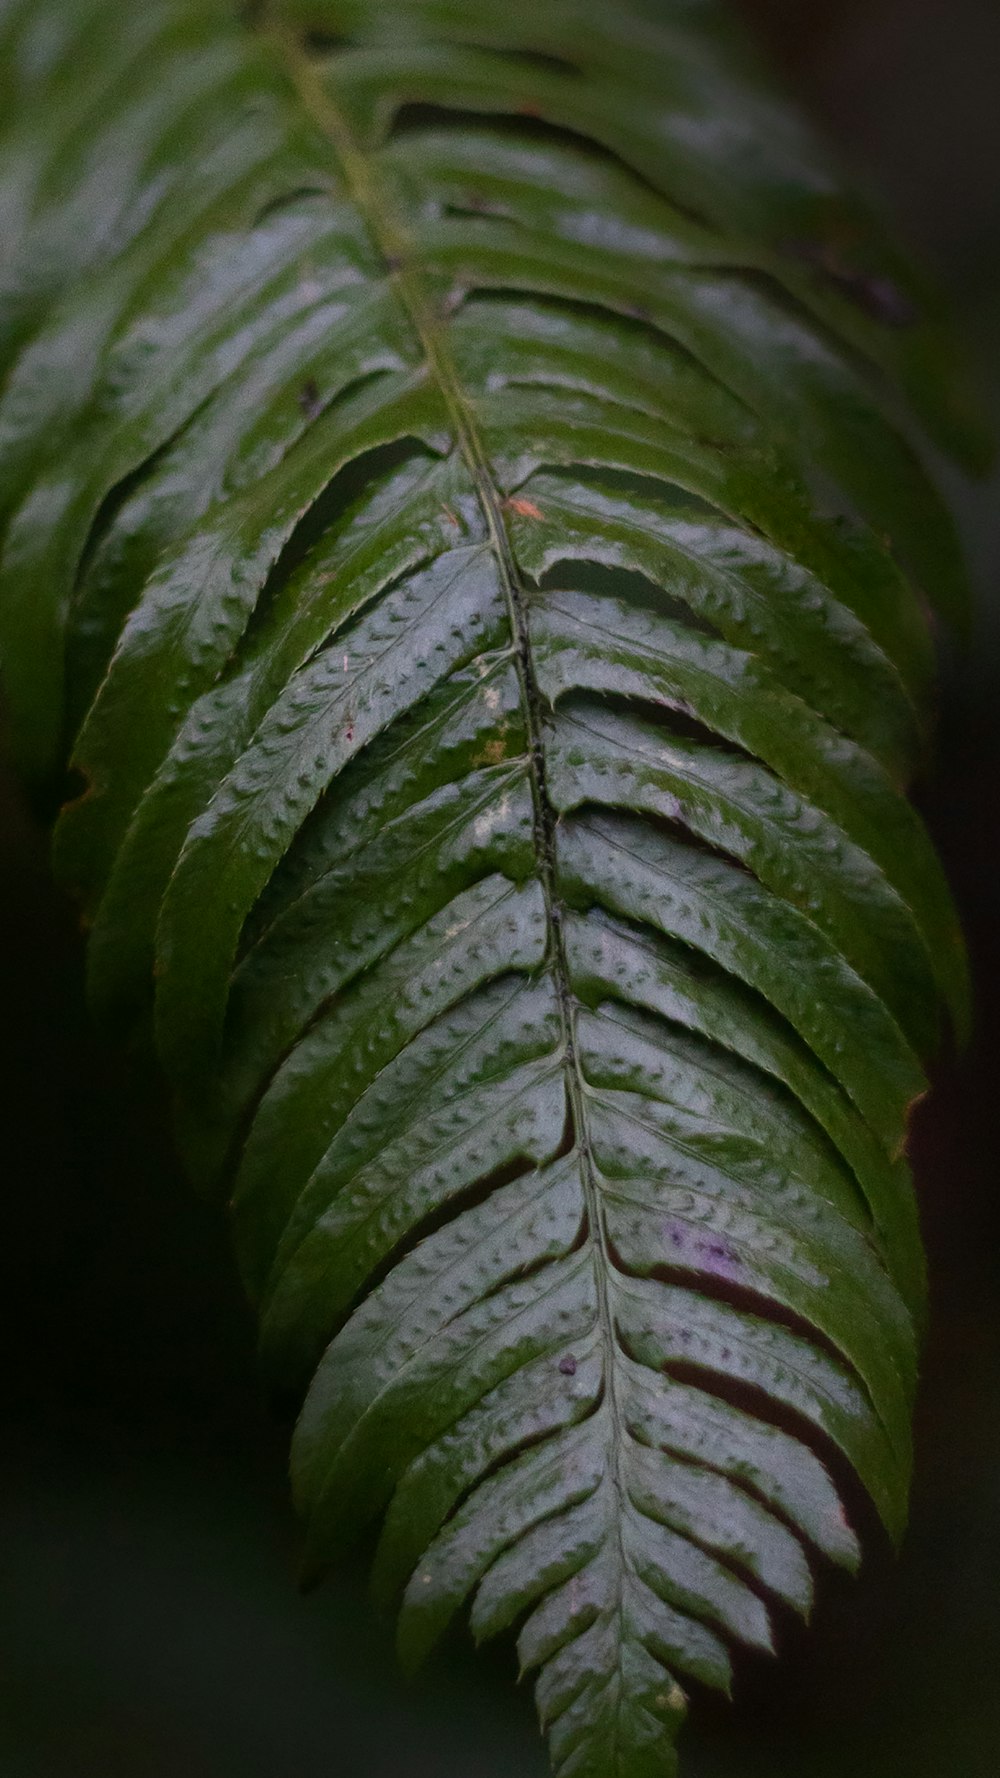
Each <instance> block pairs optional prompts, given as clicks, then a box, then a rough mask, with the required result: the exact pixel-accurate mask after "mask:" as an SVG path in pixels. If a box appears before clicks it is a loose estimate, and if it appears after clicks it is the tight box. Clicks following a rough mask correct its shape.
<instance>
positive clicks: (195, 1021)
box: [0, 0, 982, 1778]
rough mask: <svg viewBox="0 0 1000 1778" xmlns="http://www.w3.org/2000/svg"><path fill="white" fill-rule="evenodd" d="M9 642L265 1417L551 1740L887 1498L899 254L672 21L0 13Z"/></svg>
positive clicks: (724, 1625) (305, 1490) (658, 1713)
mask: <svg viewBox="0 0 1000 1778" xmlns="http://www.w3.org/2000/svg"><path fill="white" fill-rule="evenodd" d="M0 61H2V65H3V67H4V69H5V70H6V80H7V83H8V89H9V90H8V91H7V92H6V93H5V110H4V113H3V118H4V121H3V123H2V125H0V195H2V202H3V217H4V221H3V242H4V245H3V260H2V271H0V356H2V362H3V366H4V381H3V386H2V394H0V522H2V527H3V555H2V578H0V649H2V659H3V673H4V684H5V691H6V697H7V700H8V704H9V709H10V718H11V725H12V730H13V736H14V745H15V749H16V751H17V754H18V757H19V759H20V762H21V764H22V767H23V769H24V771H25V772H26V774H28V776H29V777H31V778H32V779H34V780H35V781H36V782H38V783H39V784H42V785H44V784H46V783H51V782H52V781H53V778H54V776H55V775H56V774H57V773H58V772H59V770H60V769H61V767H62V765H63V763H64V762H65V760H66V758H67V757H69V758H70V759H71V761H72V765H73V767H74V768H75V770H76V772H77V773H78V774H79V784H80V794H78V795H76V796H75V799H74V800H71V801H69V802H68V804H67V806H66V807H65V808H64V810H63V813H62V815H61V817H60V820H59V824H58V828H57V835H56V852H57V860H58V867H59V870H60V874H61V876H62V877H63V879H64V881H65V882H66V883H67V884H68V885H69V886H70V887H71V888H72V889H73V890H74V892H75V893H77V894H78V895H79V896H80V897H81V899H82V901H83V903H84V905H85V908H86V910H87V915H88V920H89V922H90V924H91V927H92V930H91V937H90V953H89V954H90V976H91V986H92V990H93V997H94V1000H95V1003H96V1005H97V1006H98V1008H99V1009H100V1010H101V1011H102V1013H104V1014H105V1015H106V1016H108V1017H109V1018H111V1019H112V1020H114V1021H117V1022H118V1023H119V1024H125V1025H127V1024H128V1023H129V1022H130V1021H136V1020H139V1021H141V1020H142V1019H144V1018H146V1017H148V1016H150V1015H151V1016H152V1018H153V1020H154V1021H155V1029H156V1034H157V1041H158V1044H159V1048H160V1051H161V1054H162V1057H163V1060H164V1063H165V1065H166V1068H167V1071H168V1074H169V1077H170V1080H171V1083H172V1087H173V1090H174V1093H175V1096H176V1102H177V1113H178V1126H179V1129H180V1132H181V1139H182V1144H183V1147H184V1151H185V1153H186V1155H187V1157H188V1159H189V1162H190V1166H191V1168H192V1171H193V1172H194V1173H195V1175H196V1176H197V1177H198V1178H199V1179H200V1180H202V1181H203V1182H204V1183H205V1184H206V1185H209V1184H210V1185H211V1186H212V1187H213V1189H217V1190H219V1191H220V1192H223V1193H226V1194H228V1195H230V1196H231V1198H232V1202H233V1213H234V1219H235V1228H236V1238H237V1244H238V1249H239V1254H240V1261H241V1265H242V1268H243V1273H244V1276H245V1279H246V1282H247V1287H248V1289H249V1291H250V1292H251V1294H252V1296H253V1299H254V1301H255V1302H256V1303H257V1304H258V1306H259V1310H260V1316H261V1327H262V1345H263V1353H264V1358H265V1363H266V1365H267V1368H268V1371H269V1373H270V1374H271V1375H272V1376H274V1377H275V1378H277V1379H280V1381H281V1383H282V1384H283V1385H285V1386H289V1387H291V1388H292V1389H295V1390H299V1391H300V1392H304V1393H305V1406H304V1408H303V1412H302V1417H301V1420H300V1422H299V1426H298V1430H297V1433H296V1437H295V1444H294V1451H293V1473H294V1483H295V1491H296V1496H297V1499H298V1502H299V1505H300V1507H301V1509H302V1512H303V1514H304V1516H305V1519H306V1522H307V1526H308V1547H309V1561H310V1565H311V1566H314V1567H316V1568H317V1569H321V1568H322V1567H323V1566H324V1565H325V1564H327V1563H328V1562H329V1561H330V1560H332V1559H333V1558H334V1557H335V1556H336V1555H337V1553H338V1552H339V1551H340V1550H341V1549H343V1548H344V1546H345V1545H346V1544H347V1543H348V1542H349V1541H350V1540H351V1539H352V1538H354V1537H355V1536H356V1535H357V1534H358V1533H360V1532H361V1531H363V1530H364V1529H365V1527H366V1526H370V1525H372V1524H376V1523H380V1524H381V1539H380V1543H379V1548H378V1555H377V1560H376V1583H377V1589H378V1591H379V1593H380V1595H381V1596H382V1597H383V1598H384V1599H385V1600H386V1601H387V1602H388V1603H389V1604H390V1605H392V1606H399V1607H400V1643H401V1647H402V1650H403V1653H404V1656H405V1658H406V1659H407V1661H410V1662H417V1661H419V1660H420V1659H421V1658H422V1657H423V1656H424V1655H425V1654H426V1653H427V1652H428V1651H429V1650H430V1649H431V1648H432V1647H433V1645H434V1644H435V1643H436V1642H437V1641H438V1640H439V1638H440V1637H441V1636H442V1634H443V1633H444V1632H445V1630H446V1629H447V1628H448V1626H449V1624H450V1623H451V1622H452V1620H453V1619H454V1618H455V1617H456V1616H458V1615H459V1614H462V1613H466V1614H467V1615H468V1617H469V1618H470V1620H471V1626H472V1629H473V1632H474V1634H475V1635H476V1636H477V1637H479V1638H485V1637H490V1636H493V1635H495V1634H498V1633H500V1632H501V1631H513V1632H514V1633H515V1634H516V1637H517V1646H518V1650H519V1654H520V1660H521V1665H522V1668H523V1669H524V1670H525V1671H526V1672H528V1673H530V1674H531V1675H532V1676H533V1677H534V1680H535V1683H536V1687H537V1697H538V1704H539V1710H540V1714H541V1718H542V1721H543V1724H544V1725H545V1727H546V1728H547V1730H548V1732H549V1736H550V1741H551V1747H552V1754H553V1760H554V1764H555V1767H556V1770H557V1771H558V1772H559V1773H560V1774H562V1775H563V1778H661V1775H663V1774H666V1773H669V1772H671V1771H673V1770H674V1769H675V1765H674V1762H675V1755H674V1751H673V1749H674V1741H675V1736H676V1731H677V1728H678V1725H679V1723H680V1720H681V1718H682V1716H683V1714H684V1710H685V1706H686V1699H685V1691H684V1687H685V1684H686V1682H687V1681H688V1680H694V1681H700V1682H702V1683H707V1684H709V1685H712V1686H717V1687H722V1688H723V1689H727V1688H728V1686H729V1683H730V1667H731V1652H732V1645H733V1644H734V1643H735V1644H746V1645H749V1646H750V1647H752V1648H757V1649H769V1648H770V1647H771V1646H772V1643H773V1634H774V1621H775V1612H776V1611H778V1610H780V1609H781V1608H790V1609H792V1610H793V1611H797V1612H800V1613H807V1612H808V1610H809V1607H810V1602H811V1598H812V1590H813V1575H812V1565H813V1562H814V1560H815V1558H817V1557H825V1558H828V1559H829V1560H831V1561H833V1562H836V1563H841V1564H844V1565H847V1566H852V1565H854V1564H855V1563H856V1561H857V1559H858V1543H857V1537H856V1534H855V1531H854V1530H852V1528H851V1526H850V1525H849V1523H848V1517H847V1513H846V1511H845V1506H844V1502H843V1499H842V1486H841V1484H842V1481H843V1478H844V1477H845V1476H847V1475H848V1474H849V1473H850V1472H853V1474H854V1476H855V1477H856V1478H857V1479H858V1481H859V1482H860V1484H861V1486H862V1487H863V1489H864V1490H865V1491H866V1492H867V1493H868V1495H869V1496H870V1497H871V1500H872V1501H873V1503H874V1506H875V1508H876V1510H877V1512H878V1514H879V1515H880V1516H881V1518H882V1520H883V1522H884V1524H885V1525H886V1527H887V1528H888V1530H889V1532H890V1534H891V1535H892V1536H893V1537H897V1536H898V1535H899V1534H900V1532H901V1530H902V1526H903V1522H904V1517H905V1507H906V1494H907V1486H908V1475H909V1465H910V1443H909V1440H910V1433H909V1422H910V1410H911V1404H912V1396H913V1389H914V1383H915V1375H916V1330H917V1328H918V1327H919V1323H920V1319H921V1315H922V1309H923V1291H924V1281H923V1262H922V1256H921V1250H920V1241H919V1235H918V1231H917V1224H916V1213H915V1206H914V1201H913V1194H912V1188H911V1185H910V1180H909V1176H908V1173H907V1169H906V1164H905V1160H904V1159H903V1158H902V1156H903V1146H904V1142H905V1136H906V1124H907V1116H908V1112H909V1109H910V1107H911V1106H912V1104H913V1102H914V1100H915V1099H916V1098H917V1097H918V1096H919V1095H920V1094H921V1092H922V1091H923V1090H924V1084H925V1082H924V1074H923V1067H924V1065H925V1063H926V1061H927V1059H928V1057H929V1056H930V1054H931V1053H932V1052H933V1049H934V1047H935V1044H936V1042H937V1040H938V1037H939V1032H940V1026H941V1015H942V1010H944V1011H945V1013H946V1014H947V1017H948V1018H949V1019H950V1022H951V1024H952V1025H953V1026H954V1027H955V1028H957V1030H958V1031H959V1032H961V1030H962V1029H963V1027H964V1025H965V1022H966V1019H967V987H966V979H965V964H964V957H963V951H962V945H961V939H960V936H959V934H958V931H957V927H956V922H955V918H954V914H953V910H952V907H951V903H950V899H949V896H948V891H947V888H946V886H945V883H944V880H943V877H942V874H941V872H940V868H939V866H938V865H937V862H936V860H935V858H934V856H933V854H932V852H931V849H930V846H929V843H928V841H927V838H926V835H925V833H924V831H923V828H922V826H921V824H920V822H919V819H918V818H917V816H916V815H915V814H914V813H913V811H912V809H911V808H910V806H909V804H908V803H907V801H906V797H905V790H906V785H907V783H908V781H909V779H910V777H911V776H912V773H913V771H914V769H915V767H916V766H917V765H918V764H919V761H920V758H921V754H922V749H923V746H924V738H925V728H926V720H927V706H928V696H929V685H930V676H931V666H932V649H931V640H930V635H929V629H928V624H927V620H926V615H925V614H926V611H927V609H928V607H930V608H932V609H934V610H936V611H937V612H939V613H940V614H941V615H942V616H943V617H944V618H946V619H949V620H954V619H959V620H960V618H961V612H962V605H963V598H964V593H963V580H962V570H961V565H960V563H959V560H958V556H957V550H956V544H955V538H954V534H953V530H952V527H951V523H950V520H949V518H948V516H947V514H946V512H945V510H944V508H943V506H942V504H941V502H940V500H939V498H938V497H937V495H936V494H935V492H934V490H933V488H932V487H931V485H930V483H929V482H928V481H927V479H926V476H925V473H924V470H923V468H922V466H921V456H920V452H921V450H922V449H923V448H924V444H925V442H926V440H927V439H930V440H931V441H933V443H934V444H936V445H937V446H938V447H939V448H943V449H946V450H950V451H952V452H953V453H955V454H957V455H959V456H960V457H961V458H962V459H963V460H964V461H967V462H970V463H974V462H975V461H977V459H978V457H979V456H980V454H981V450H982V441H981V439H980V438H979V436H978V432H977V428H976V425H975V421H974V420H973V419H972V418H971V417H970V416H969V415H968V414H967V413H966V411H965V405H964V402H963V399H962V397H961V394H960V392H956V391H957V389H958V385H957V383H956V380H955V378H954V377H953V376H952V374H951V369H950V366H949V362H948V348H947V343H946V339H945V337H944V333H943V329H942V324H941V320H940V317H939V316H938V314H937V312H936V309H935V305H934V299H933V295H930V296H929V295H928V293H927V292H926V291H925V290H924V289H923V288H922V287H921V285H920V283H919V280H917V279H916V278H915V277H914V275H913V274H912V273H911V272H910V271H909V270H908V268H907V267H906V265H905V263H901V262H900V261H899V259H898V256H897V255H896V253H895V251H894V250H893V249H892V248H891V247H887V246H885V244H884V243H883V242H882V240H881V238H880V234H879V231H878V229H877V228H874V229H873V227H872V224H871V222H870V220H869V219H868V218H867V216H866V215H865V214H864V211H863V209H862V207H861V206H860V205H858V204H857V203H856V202H855V201H854V200H853V199H851V198H850V197H846V196H844V195H843V193H842V192H841V191H840V189H839V185H838V182H837V179H836V177H835V175H834V174H832V173H831V171H830V169H829V168H828V166H827V165H826V164H825V162H824V159H823V157H822V155H821V154H820V153H819V152H818V151H817V149H816V147H815V145H814V144H813V142H812V141H811V139H810V138H809V136H808V134H807V132H805V131H804V129H803V128H802V127H801V125H800V124H799V123H798V122H797V120H796V119H795V118H794V116H793V115H791V114H790V113H789V111H788V110H787V108H786V106H785V105H784V102H783V101H782V100H781V99H780V97H778V96H776V95H775V94H774V93H773V91H772V90H771V88H770V86H769V84H768V81H767V77H766V75H765V74H763V73H762V72H761V70H760V69H759V68H757V67H756V66H755V65H754V62H753V58H752V56H751V54H750V52H749V51H748V49H747V46H746V45H745V44H744V43H743V41H742V38H741V37H740V34H739V32H738V31H737V30H736V28H735V27H734V26H733V25H732V23H731V21H730V20H729V18H728V15H727V14H726V13H725V12H724V11H722V10H719V9H717V8H716V6H715V5H714V4H713V3H712V0H663V4H662V5H659V6H657V5H654V4H653V0H648V3H640V0H628V3H627V4H624V3H623V4H616V5H614V6H611V5H609V4H607V3H606V0H572V4H570V0H541V3H540V0H531V3H530V4H528V3H527V0H505V3H504V4H503V5H502V6H501V5H499V4H496V5H494V4H493V3H492V0H475V3H474V0H389V3H387V4H385V5H382V4H379V5H375V4H373V3H372V0H274V3H273V4H265V5H261V6H255V7H244V8H242V9H241V8H238V7H236V6H232V7H230V6H227V5H225V4H223V3H222V0H218V3H215V4H207V3H206V0H146V3H145V4H144V5H143V6H142V7H138V8H132V9H122V8H119V7H113V6H111V5H110V4H108V0H5V3H4V4H3V5H2V6H0Z"/></svg>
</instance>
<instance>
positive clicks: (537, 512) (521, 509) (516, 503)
mask: <svg viewBox="0 0 1000 1778" xmlns="http://www.w3.org/2000/svg"><path fill="white" fill-rule="evenodd" d="M504 505H505V506H507V507H508V508H509V509H510V511H511V512H516V513H519V514H520V516H521V518H522V519H544V517H545V514H544V513H543V512H542V511H541V509H540V508H539V507H537V506H536V505H535V502H534V501H533V500H518V499H515V498H514V496H513V495H511V498H510V499H509V500H506V501H505V502H504Z"/></svg>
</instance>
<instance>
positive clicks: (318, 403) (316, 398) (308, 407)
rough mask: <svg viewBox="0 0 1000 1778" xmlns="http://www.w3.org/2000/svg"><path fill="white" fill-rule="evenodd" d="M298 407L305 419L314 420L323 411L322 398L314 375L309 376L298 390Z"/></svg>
mask: <svg viewBox="0 0 1000 1778" xmlns="http://www.w3.org/2000/svg"><path fill="white" fill-rule="evenodd" d="M299 407H300V408H301V409H302V412H303V413H304V414H305V416H306V419H307V420H316V419H318V418H319V416H320V414H321V413H322V412H323V398H322V396H321V395H320V392H319V384H318V383H317V381H316V379H315V377H310V378H309V381H308V382H306V383H303V385H302V387H301V389H300V390H299Z"/></svg>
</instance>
